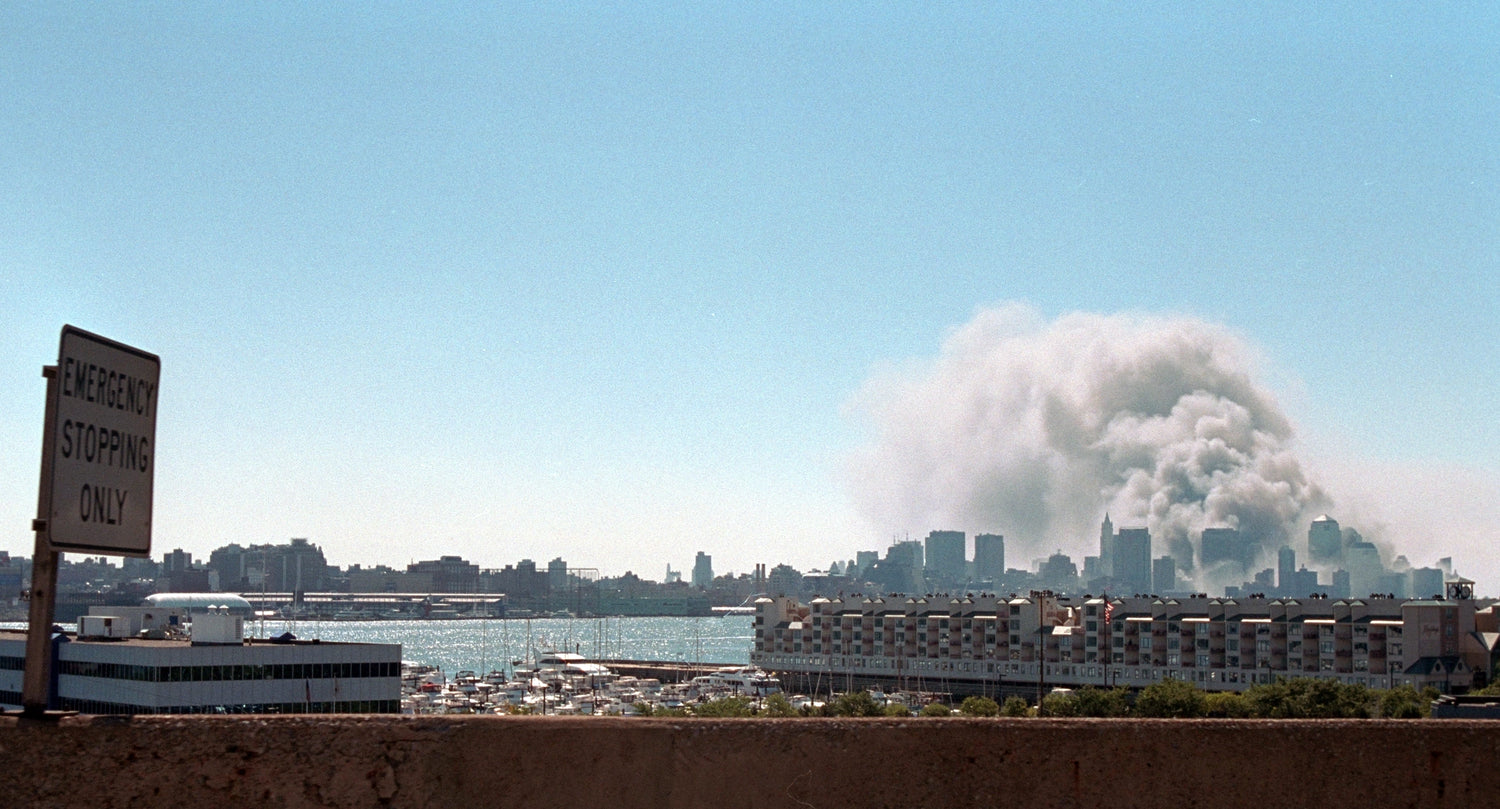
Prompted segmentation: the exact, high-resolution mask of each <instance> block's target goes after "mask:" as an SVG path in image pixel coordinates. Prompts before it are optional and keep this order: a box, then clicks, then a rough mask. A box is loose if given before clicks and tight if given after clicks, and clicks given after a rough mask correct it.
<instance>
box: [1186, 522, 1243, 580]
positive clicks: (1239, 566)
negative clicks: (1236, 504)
mask: <svg viewBox="0 0 1500 809" xmlns="http://www.w3.org/2000/svg"><path fill="white" fill-rule="evenodd" d="M1247 556H1249V553H1248V552H1247V548H1246V545H1245V540H1244V537H1243V536H1242V535H1241V534H1240V532H1239V531H1238V530H1236V529H1234V528H1205V529H1203V537H1202V539H1201V541H1200V542H1199V545H1198V559H1199V561H1200V562H1202V564H1203V567H1214V566H1223V565H1225V564H1226V563H1227V564H1228V565H1229V566H1230V572H1232V573H1234V574H1236V575H1244V573H1245V571H1247V570H1249V568H1250V564H1251V562H1252V560H1251V559H1248V558H1246V557H1247Z"/></svg>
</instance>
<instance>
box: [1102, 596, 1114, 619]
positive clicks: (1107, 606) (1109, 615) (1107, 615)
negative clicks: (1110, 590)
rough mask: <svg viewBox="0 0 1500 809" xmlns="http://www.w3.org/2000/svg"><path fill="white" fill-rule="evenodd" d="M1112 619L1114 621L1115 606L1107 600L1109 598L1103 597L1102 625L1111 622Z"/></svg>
mask: <svg viewBox="0 0 1500 809" xmlns="http://www.w3.org/2000/svg"><path fill="white" fill-rule="evenodd" d="M1114 619H1115V605H1114V602H1112V601H1110V600H1109V596H1105V597H1104V623H1106V624H1107V623H1109V622H1111V621H1113V620H1114Z"/></svg>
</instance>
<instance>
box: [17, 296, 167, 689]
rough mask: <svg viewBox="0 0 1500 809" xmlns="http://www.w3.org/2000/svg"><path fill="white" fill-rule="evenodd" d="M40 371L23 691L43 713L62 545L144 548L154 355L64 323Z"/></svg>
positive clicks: (107, 550)
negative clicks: (42, 388)
mask: <svg viewBox="0 0 1500 809" xmlns="http://www.w3.org/2000/svg"><path fill="white" fill-rule="evenodd" d="M42 375H43V376H45V377H46V378H47V409H46V415H45V417H44V419H43V428H42V468H41V482H40V484H39V486H38V490H37V517H36V519H35V520H34V521H33V522H32V526H31V527H32V530H33V531H35V532H36V550H35V552H34V553H33V555H32V559H31V565H32V567H31V603H30V606H29V610H28V613H27V618H28V621H29V622H28V627H27V633H26V670H25V675H24V678H23V680H22V691H21V704H22V706H23V708H24V713H25V714H26V715H27V716H43V715H45V714H46V711H47V707H48V706H47V701H48V691H49V686H50V682H51V671H50V669H51V666H52V618H53V614H54V607H55V605H56V601H57V593H56V590H57V566H58V559H59V558H60V556H61V554H62V552H63V551H81V552H87V553H102V554H106V555H113V556H150V554H151V508H152V489H153V482H154V479H155V471H156V465H155V462H154V461H155V456H156V405H157V398H156V394H157V383H158V381H159V380H160V377H161V358H160V357H157V356H156V355H155V354H151V353H149V352H146V351H142V350H140V349H138V348H132V347H131V346H127V345H125V344H123V343H117V342H115V341H113V340H110V339H108V338H106V337H100V336H99V335H97V334H91V333H89V332H86V331H84V330H82V329H78V328H74V327H73V326H63V328H62V336H61V338H60V339H59V341H58V349H57V365H49V366H47V367H45V368H43V369H42Z"/></svg>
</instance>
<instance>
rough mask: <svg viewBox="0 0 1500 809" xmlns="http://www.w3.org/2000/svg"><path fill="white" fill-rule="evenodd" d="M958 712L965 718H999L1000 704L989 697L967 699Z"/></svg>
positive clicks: (960, 705)
mask: <svg viewBox="0 0 1500 809" xmlns="http://www.w3.org/2000/svg"><path fill="white" fill-rule="evenodd" d="M958 710H959V713H962V714H963V715H964V716H999V715H1000V703H998V702H996V701H994V700H992V699H990V698H989V697H965V698H964V701H963V702H961V703H959V705H958Z"/></svg>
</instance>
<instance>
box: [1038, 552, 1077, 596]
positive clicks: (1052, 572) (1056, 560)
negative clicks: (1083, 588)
mask: <svg viewBox="0 0 1500 809" xmlns="http://www.w3.org/2000/svg"><path fill="white" fill-rule="evenodd" d="M1037 577H1038V578H1040V579H1041V580H1042V583H1043V584H1044V585H1046V586H1047V587H1050V588H1053V589H1055V590H1059V591H1062V592H1069V591H1071V590H1073V589H1075V588H1076V587H1077V586H1078V565H1075V564H1073V560H1072V559H1071V558H1070V557H1069V556H1068V555H1067V554H1065V553H1063V552H1061V551H1058V552H1057V553H1054V554H1052V555H1051V556H1049V557H1047V558H1046V560H1045V561H1043V562H1042V563H1041V565H1039V566H1038V567H1037Z"/></svg>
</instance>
